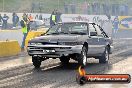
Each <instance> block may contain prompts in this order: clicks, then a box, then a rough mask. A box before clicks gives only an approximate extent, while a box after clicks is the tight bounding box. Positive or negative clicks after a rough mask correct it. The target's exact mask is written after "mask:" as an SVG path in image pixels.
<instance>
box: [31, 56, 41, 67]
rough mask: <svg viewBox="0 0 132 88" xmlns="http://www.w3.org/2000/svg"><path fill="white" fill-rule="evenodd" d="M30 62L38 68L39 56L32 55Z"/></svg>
mask: <svg viewBox="0 0 132 88" xmlns="http://www.w3.org/2000/svg"><path fill="white" fill-rule="evenodd" d="M32 62H33V65H34V67H35V68H40V65H41V62H42V61H41V60H40V58H39V57H32Z"/></svg>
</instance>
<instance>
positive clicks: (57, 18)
mask: <svg viewBox="0 0 132 88" xmlns="http://www.w3.org/2000/svg"><path fill="white" fill-rule="evenodd" d="M58 22H61V13H60V12H59V11H58V10H56V23H58Z"/></svg>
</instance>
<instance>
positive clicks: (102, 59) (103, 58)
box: [99, 47, 109, 63]
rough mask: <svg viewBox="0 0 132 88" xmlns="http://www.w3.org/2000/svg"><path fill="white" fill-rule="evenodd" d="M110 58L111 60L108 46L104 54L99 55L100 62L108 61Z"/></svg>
mask: <svg viewBox="0 0 132 88" xmlns="http://www.w3.org/2000/svg"><path fill="white" fill-rule="evenodd" d="M108 60H109V51H108V48H107V47H106V48H105V51H104V53H103V54H102V56H100V57H99V63H108Z"/></svg>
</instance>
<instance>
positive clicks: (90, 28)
mask: <svg viewBox="0 0 132 88" xmlns="http://www.w3.org/2000/svg"><path fill="white" fill-rule="evenodd" d="M89 33H90V36H97V31H96V29H95V27H94V25H93V24H89Z"/></svg>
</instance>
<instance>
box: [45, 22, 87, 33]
mask: <svg viewBox="0 0 132 88" xmlns="http://www.w3.org/2000/svg"><path fill="white" fill-rule="evenodd" d="M47 34H87V24H85V23H61V24H57V25H55V26H52V27H51V28H50V29H49V31H48V32H47Z"/></svg>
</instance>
